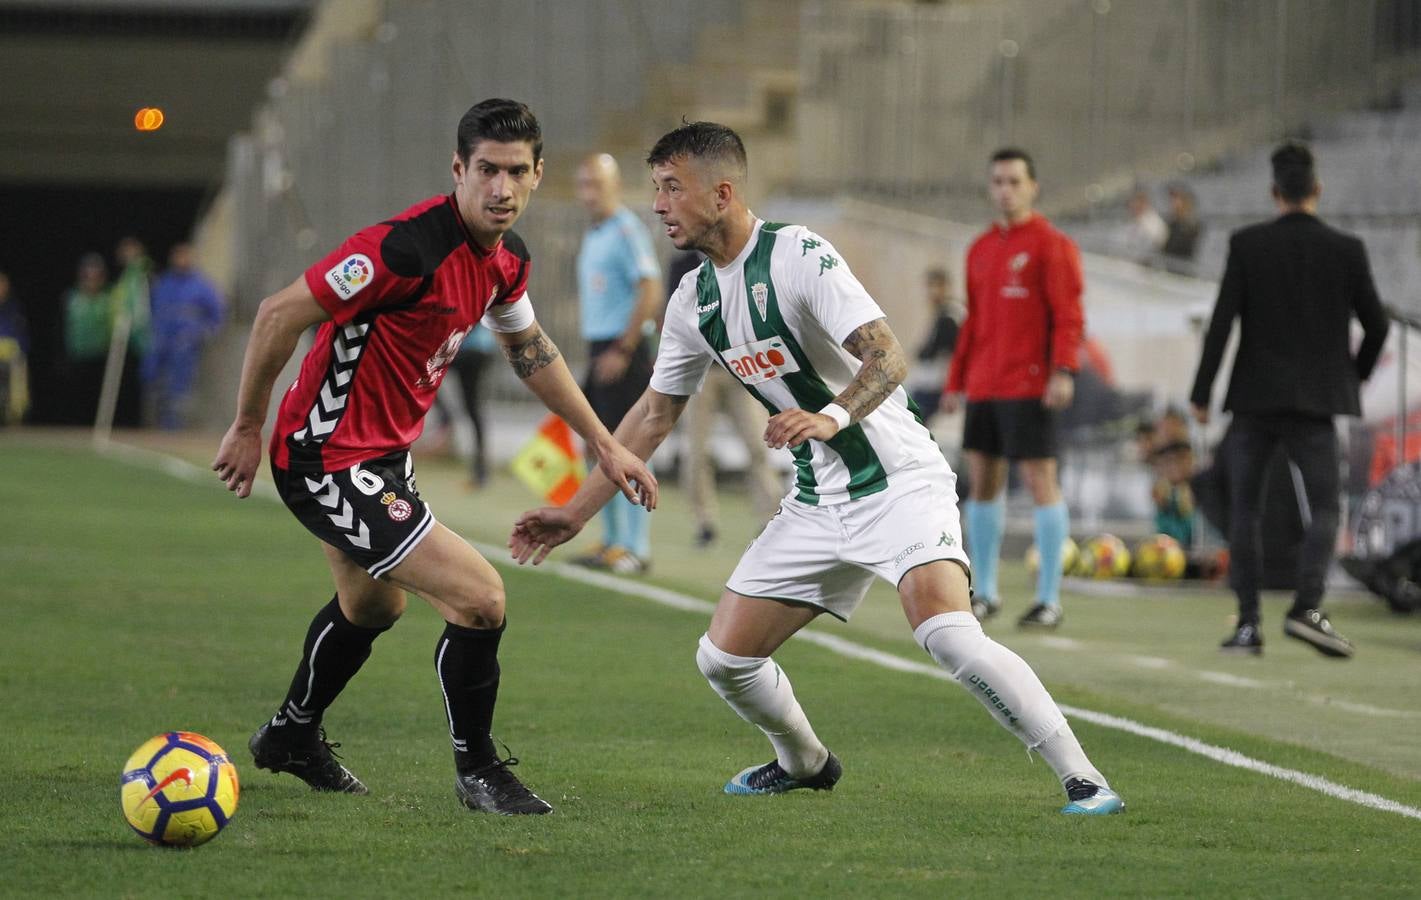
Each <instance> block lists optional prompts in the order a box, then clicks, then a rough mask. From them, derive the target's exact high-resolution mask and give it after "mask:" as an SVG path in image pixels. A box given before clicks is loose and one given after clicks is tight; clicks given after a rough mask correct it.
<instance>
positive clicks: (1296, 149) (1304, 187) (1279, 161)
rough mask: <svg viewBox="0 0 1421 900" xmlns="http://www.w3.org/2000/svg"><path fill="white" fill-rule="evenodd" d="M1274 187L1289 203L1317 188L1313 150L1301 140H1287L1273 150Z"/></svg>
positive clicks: (1309, 195) (1297, 200)
mask: <svg viewBox="0 0 1421 900" xmlns="http://www.w3.org/2000/svg"><path fill="white" fill-rule="evenodd" d="M1272 159H1273V187H1274V188H1276V189H1277V191H1278V196H1279V197H1282V198H1283V200H1284V201H1286V202H1288V203H1298V202H1301V201H1303V200H1306V199H1307V198H1309V197H1311V196H1312V195H1313V192H1314V191H1316V190H1317V170H1316V168H1315V165H1314V162H1313V158H1312V151H1311V150H1309V149H1308V146H1307V144H1304V143H1302V142H1301V141H1286V142H1284V143H1283V144H1281V145H1279V147H1278V149H1277V150H1274V151H1273V157H1272Z"/></svg>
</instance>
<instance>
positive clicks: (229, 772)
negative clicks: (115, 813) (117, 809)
mask: <svg viewBox="0 0 1421 900" xmlns="http://www.w3.org/2000/svg"><path fill="white" fill-rule="evenodd" d="M239 792H240V788H239V787H238V784H237V768H236V766H233V765H232V761H231V760H230V759H228V758H227V752H226V751H225V750H223V749H222V748H221V747H219V746H217V744H216V743H215V742H213V741H211V740H209V739H208V738H205V737H203V736H202V735H200V734H194V733H192V732H190V731H170V732H167V733H166V734H160V735H158V736H156V737H153V738H150V739H149V740H147V741H145V742H144V743H143V746H141V747H139V748H138V749H137V750H135V751H133V755H132V756H130V757H129V758H128V762H127V763H125V764H124V767H123V777H122V779H120V781H119V803H120V804H121V805H122V806H123V817H124V818H125V819H127V820H128V824H129V827H131V828H132V829H133V830H134V831H136V832H138V834H139V836H140V837H142V838H143V839H144V840H146V841H150V842H152V843H154V844H162V845H164V846H168V847H196V846H197V845H198V844H205V843H207V842H208V841H210V840H212V839H213V838H214V837H216V836H217V832H219V831H221V830H222V829H223V828H225V827H226V825H227V823H228V822H230V821H231V820H232V814H233V813H235V812H236V811H237V795H238V793H239Z"/></svg>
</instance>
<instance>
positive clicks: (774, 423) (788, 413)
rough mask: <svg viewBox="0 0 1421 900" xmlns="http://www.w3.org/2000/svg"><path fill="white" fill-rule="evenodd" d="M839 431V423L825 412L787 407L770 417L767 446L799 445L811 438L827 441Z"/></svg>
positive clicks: (766, 437)
mask: <svg viewBox="0 0 1421 900" xmlns="http://www.w3.org/2000/svg"><path fill="white" fill-rule="evenodd" d="M838 433H839V423H838V422H835V421H834V420H833V419H831V418H830V417H828V416H826V415H824V414H823V413H814V412H810V411H809V410H807V409H787V410H785V411H784V412H781V413H776V414H775V415H773V416H771V417H770V424H769V425H767V426H765V446H766V447H769V448H770V449H771V450H779V449H780V448H782V447H790V448H794V447H798V446H799V445H800V444H802V443H804V442H805V441H807V440H810V439H811V438H812V439H814V440H816V441H827V440H829V438H831V437H833V436H834V435H836V434H838Z"/></svg>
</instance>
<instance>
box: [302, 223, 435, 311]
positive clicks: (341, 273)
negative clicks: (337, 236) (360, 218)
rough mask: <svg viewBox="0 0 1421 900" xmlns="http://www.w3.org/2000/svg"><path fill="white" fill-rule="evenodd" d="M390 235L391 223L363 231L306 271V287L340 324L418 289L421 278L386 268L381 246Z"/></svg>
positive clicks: (407, 295)
mask: <svg viewBox="0 0 1421 900" xmlns="http://www.w3.org/2000/svg"><path fill="white" fill-rule="evenodd" d="M389 232H390V226H389V225H387V224H380V225H371V226H370V227H369V228H363V229H361V230H360V231H357V232H356V233H355V234H352V235H351V236H350V237H348V238H346V239H345V241H344V242H343V243H342V244H341V245H340V246H339V247H337V248H336V249H335V250H332V251H331V252H330V253H328V254H326V256H325V257H323V258H322V259H321V260H320V261H319V262H317V263H316V264H315V265H313V266H311V268H309V269H307V270H306V286H307V287H308V288H310V289H311V294H312V296H314V297H315V298H316V302H317V303H319V304H321V308H322V309H324V310H325V311H326V312H328V313H330V314H331V318H332V319H334V320H335V321H336V324H344V323H346V322H349V321H350V320H351V319H353V318H355V317H356V316H357V315H358V314H359V313H361V312H363V311H364V310H367V309H372V308H374V307H378V306H386V305H388V304H391V303H398V302H400V301H401V300H405V299H408V298H409V297H410V296H412V295H413V294H414V292H415V291H416V290H418V288H419V285H420V283H421V279H419V278H407V277H404V276H401V275H396V274H395V273H393V272H391V271H390V269H389V267H388V266H387V265H385V261H384V259H383V258H382V257H381V255H380V245H381V242H382V241H383V240H384V239H385V236H386V235H387V234H389Z"/></svg>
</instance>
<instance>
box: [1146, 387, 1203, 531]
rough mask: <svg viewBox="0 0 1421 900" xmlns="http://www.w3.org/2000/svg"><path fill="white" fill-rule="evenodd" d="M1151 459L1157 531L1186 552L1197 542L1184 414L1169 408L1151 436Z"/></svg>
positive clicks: (1191, 455)
mask: <svg viewBox="0 0 1421 900" xmlns="http://www.w3.org/2000/svg"><path fill="white" fill-rule="evenodd" d="M1149 460H1150V463H1151V465H1152V466H1153V467H1154V470H1155V481H1154V485H1153V487H1152V488H1151V491H1150V493H1151V498H1152V499H1153V500H1154V504H1155V531H1157V532H1159V533H1160V534H1167V535H1169V536H1170V537H1172V538H1174V539H1175V540H1176V541H1179V545H1180V546H1181V547H1183V548H1184V549H1185V551H1186V552H1187V551H1188V550H1189V548H1190V547H1191V546H1193V542H1194V490H1193V488H1192V487H1191V486H1190V479H1191V478H1192V477H1193V475H1194V448H1193V446H1192V445H1191V444H1190V443H1189V422H1188V421H1187V420H1186V419H1185V418H1184V413H1182V412H1180V411H1179V410H1177V409H1169V410H1167V411H1166V412H1165V414H1164V415H1163V416H1162V417H1161V418H1160V420H1159V422H1158V424H1156V426H1155V428H1154V432H1153V435H1152V441H1151V447H1150V454H1149Z"/></svg>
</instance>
